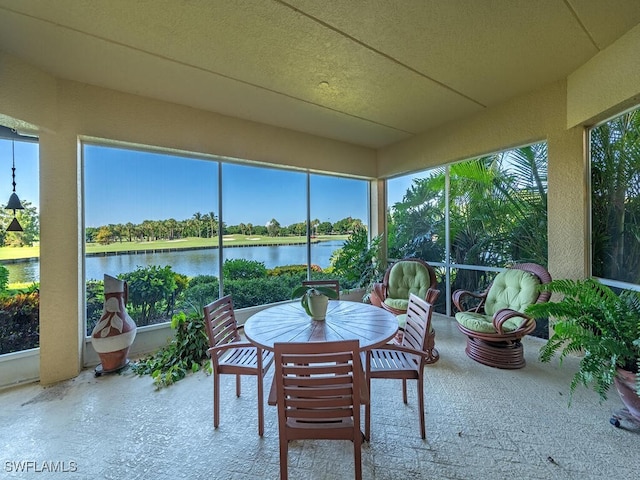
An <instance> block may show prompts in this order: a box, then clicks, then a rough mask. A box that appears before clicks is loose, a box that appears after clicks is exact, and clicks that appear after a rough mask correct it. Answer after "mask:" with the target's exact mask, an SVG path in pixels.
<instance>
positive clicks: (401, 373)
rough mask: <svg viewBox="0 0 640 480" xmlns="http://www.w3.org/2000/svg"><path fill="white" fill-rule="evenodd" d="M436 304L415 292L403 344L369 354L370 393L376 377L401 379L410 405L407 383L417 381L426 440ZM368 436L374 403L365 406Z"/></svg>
mask: <svg viewBox="0 0 640 480" xmlns="http://www.w3.org/2000/svg"><path fill="white" fill-rule="evenodd" d="M432 311H433V305H432V304H431V303H428V302H426V301H425V300H423V299H421V298H420V297H418V296H417V295H414V294H413V293H412V294H410V295H409V304H408V306H407V318H406V326H405V332H404V335H403V337H402V343H400V344H387V345H385V346H384V347H383V348H375V349H370V350H367V351H366V360H365V365H366V370H365V371H366V378H367V391H369V392H370V391H371V379H373V378H399V379H401V380H402V400H403V401H404V403H407V380H417V383H418V409H419V411H420V434H421V436H422V438H423V439H424V438H426V426H425V419H424V381H423V374H424V367H425V365H426V364H427V359H428V358H429V356H430V352H428V351H427V344H428V339H429V332H430V331H431V314H432ZM364 425H365V429H364V435H365V438H366V439H367V440H369V438H370V433H371V401H370V402H369V403H367V404H366V405H365V419H364Z"/></svg>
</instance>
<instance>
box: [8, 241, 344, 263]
mask: <svg viewBox="0 0 640 480" xmlns="http://www.w3.org/2000/svg"><path fill="white" fill-rule="evenodd" d="M347 237H348V235H319V236H318V237H316V240H317V241H326V240H344V239H346V238H347ZM305 242H306V237H267V236H258V235H225V236H224V237H223V244H224V245H225V246H234V245H243V246H244V245H290V244H294V243H305ZM217 245H218V238H217V237H216V238H196V237H190V238H184V239H180V240H171V241H169V240H158V241H152V242H117V243H111V244H109V245H100V244H96V243H87V245H86V247H85V251H86V253H102V252H127V251H138V250H163V249H181V248H203V247H211V246H217ZM39 256H40V247H39V246H35V247H0V261H2V260H15V259H19V258H38V257H39Z"/></svg>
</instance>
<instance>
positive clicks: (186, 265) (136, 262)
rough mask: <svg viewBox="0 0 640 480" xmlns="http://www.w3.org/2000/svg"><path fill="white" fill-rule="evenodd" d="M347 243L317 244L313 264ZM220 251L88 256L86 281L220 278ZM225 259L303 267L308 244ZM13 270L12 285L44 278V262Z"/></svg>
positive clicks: (244, 251) (244, 250) (324, 263)
mask: <svg viewBox="0 0 640 480" xmlns="http://www.w3.org/2000/svg"><path fill="white" fill-rule="evenodd" d="M343 243H344V241H343V240H331V241H328V242H320V243H314V244H312V245H311V263H313V264H315V265H319V266H320V267H322V268H327V267H328V266H329V265H330V259H331V254H332V253H333V252H334V251H335V250H336V249H338V248H340V247H341V246H342V244H343ZM219 253H220V252H219V250H218V249H207V250H186V251H173V252H161V253H139V254H133V255H112V256H106V257H87V258H86V259H85V269H86V279H87V280H91V279H94V280H102V278H103V275H104V274H105V273H107V274H109V275H118V274H119V273H125V272H132V271H134V270H135V269H136V268H137V267H138V266H141V267H146V266H149V265H160V266H164V265H171V267H172V269H173V271H174V272H177V273H182V274H184V275H186V276H188V277H194V276H196V275H215V276H219V273H220V272H219V268H218V256H219ZM224 258H225V259H238V258H242V259H245V260H256V261H259V262H263V263H264V265H265V266H266V267H267V268H274V267H277V266H279V265H299V264H306V263H307V246H306V245H280V246H266V247H254V246H248V247H227V248H225V250H224ZM5 266H6V267H7V268H8V269H9V282H10V283H18V282H19V283H23V282H24V283H31V282H37V281H39V279H40V262H39V261H33V262H23V263H13V264H5Z"/></svg>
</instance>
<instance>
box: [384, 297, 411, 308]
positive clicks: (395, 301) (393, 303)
mask: <svg viewBox="0 0 640 480" xmlns="http://www.w3.org/2000/svg"><path fill="white" fill-rule="evenodd" d="M384 303H385V304H386V305H388V306H390V307H391V308H395V309H396V310H403V311H406V310H407V308H408V307H409V297H407V298H389V297H387V298H385V299H384Z"/></svg>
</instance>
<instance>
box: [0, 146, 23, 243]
mask: <svg viewBox="0 0 640 480" xmlns="http://www.w3.org/2000/svg"><path fill="white" fill-rule="evenodd" d="M11 157H12V160H13V163H12V167H11V181H12V184H13V193H12V194H11V196H10V197H9V202H8V203H7V206H6V207H4V208H5V209H6V210H13V220H11V223H10V224H9V226H8V227H7V232H22V231H23V229H22V225H20V222H19V221H18V219H17V218H16V210H23V209H24V207H23V206H22V203H21V202H20V199H19V198H18V194H17V193H16V152H15V142H14V141H13V140H12V141H11Z"/></svg>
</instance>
